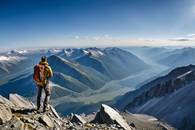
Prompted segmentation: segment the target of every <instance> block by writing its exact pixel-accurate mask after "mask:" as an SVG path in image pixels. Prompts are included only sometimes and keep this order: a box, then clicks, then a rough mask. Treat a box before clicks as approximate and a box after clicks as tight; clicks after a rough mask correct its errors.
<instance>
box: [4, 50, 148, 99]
mask: <svg viewBox="0 0 195 130" xmlns="http://www.w3.org/2000/svg"><path fill="white" fill-rule="evenodd" d="M41 55H47V56H48V62H49V64H50V65H51V67H52V69H53V71H54V77H53V78H52V79H51V81H52V84H53V85H54V86H53V88H54V90H55V91H54V92H55V93H54V94H53V95H55V96H54V97H55V98H57V97H58V95H59V96H62V95H63V96H65V95H66V96H67V95H77V94H81V93H83V92H84V93H88V94H90V92H93V91H94V90H98V89H100V88H101V87H103V86H104V84H105V83H107V82H109V81H112V80H116V79H122V78H124V77H126V76H129V75H132V74H135V73H137V72H140V71H142V70H144V69H147V68H149V65H147V64H146V63H144V62H143V61H142V60H141V59H139V58H138V57H136V56H135V55H133V54H131V53H129V52H126V51H124V50H122V49H119V48H105V49H99V48H80V49H76V48H73V49H62V50H60V51H59V50H57V51H56V50H49V51H42V50H41V51H35V52H28V51H25V53H18V52H17V53H16V52H15V51H11V53H9V54H6V56H7V57H11V56H17V57H18V58H21V57H24V59H23V60H21V62H15V61H14V60H10V61H5V60H4V61H3V60H2V62H1V63H2V65H6V63H7V62H13V63H14V62H15V66H16V67H17V68H16V67H15V66H13V67H12V66H10V68H6V69H7V70H8V74H10V72H11V73H19V72H21V71H20V70H24V68H25V69H26V68H29V69H28V71H26V72H24V73H22V74H20V73H19V74H18V75H17V76H13V75H11V74H10V75H9V76H10V77H11V78H10V79H8V80H7V82H5V83H2V85H1V86H0V90H2V91H1V92H2V93H1V95H3V96H8V94H9V93H11V92H12V93H13V92H15V93H18V94H20V95H23V96H26V97H31V96H34V95H35V93H36V91H35V84H34V83H33V80H32V72H33V66H34V65H35V61H36V63H38V60H39V59H40V57H41ZM23 62H24V63H23ZM25 63H26V64H25ZM129 66H131V67H129ZM18 67H20V68H21V69H18ZM1 68H3V67H1ZM12 77H13V78H12ZM27 86H28V89H27V90H28V91H26V89H25V88H26V87H27ZM59 90H60V91H61V92H60V94H58V93H59Z"/></svg>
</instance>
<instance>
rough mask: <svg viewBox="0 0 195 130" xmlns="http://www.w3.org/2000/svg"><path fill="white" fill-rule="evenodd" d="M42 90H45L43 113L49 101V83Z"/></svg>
mask: <svg viewBox="0 0 195 130" xmlns="http://www.w3.org/2000/svg"><path fill="white" fill-rule="evenodd" d="M44 90H45V100H44V106H43V112H45V111H46V110H47V109H48V104H49V100H50V95H51V88H50V86H49V82H48V83H47V85H46V86H45V88H44Z"/></svg>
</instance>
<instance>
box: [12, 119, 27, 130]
mask: <svg viewBox="0 0 195 130" xmlns="http://www.w3.org/2000/svg"><path fill="white" fill-rule="evenodd" d="M9 129H13V130H24V123H23V122H22V121H21V120H20V119H19V118H17V117H13V120H12V122H11V126H10V128H9Z"/></svg>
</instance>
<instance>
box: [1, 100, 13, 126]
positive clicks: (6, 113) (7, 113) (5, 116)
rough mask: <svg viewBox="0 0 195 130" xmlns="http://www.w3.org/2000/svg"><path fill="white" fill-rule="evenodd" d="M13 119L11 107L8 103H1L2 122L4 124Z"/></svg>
mask: <svg viewBox="0 0 195 130" xmlns="http://www.w3.org/2000/svg"><path fill="white" fill-rule="evenodd" d="M11 119H12V112H11V109H10V108H9V107H8V106H7V105H6V104H2V103H0V124H3V123H5V122H7V121H9V120H11Z"/></svg>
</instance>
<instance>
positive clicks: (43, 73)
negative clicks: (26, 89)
mask: <svg viewBox="0 0 195 130" xmlns="http://www.w3.org/2000/svg"><path fill="white" fill-rule="evenodd" d="M52 76H53V72H52V69H51V67H50V66H49V64H48V62H47V58H46V57H45V56H44V57H41V61H40V62H39V64H37V65H35V67H34V75H33V78H34V81H35V83H36V85H37V89H38V94H37V111H38V112H40V107H41V95H42V90H43V89H44V91H45V99H44V103H43V112H46V111H47V110H48V102H49V99H50V95H51V88H50V86H49V79H50V78H51V77H52Z"/></svg>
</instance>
